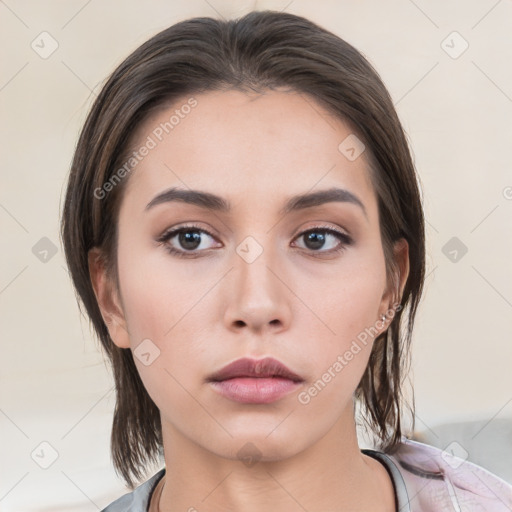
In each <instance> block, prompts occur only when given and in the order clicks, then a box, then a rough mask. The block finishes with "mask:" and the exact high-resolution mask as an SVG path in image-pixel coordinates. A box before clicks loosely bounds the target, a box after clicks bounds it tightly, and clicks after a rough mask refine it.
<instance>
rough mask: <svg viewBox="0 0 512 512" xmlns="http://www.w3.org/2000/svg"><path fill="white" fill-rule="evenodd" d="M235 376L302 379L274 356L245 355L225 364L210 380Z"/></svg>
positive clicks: (297, 380)
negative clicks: (254, 356) (253, 356)
mask: <svg viewBox="0 0 512 512" xmlns="http://www.w3.org/2000/svg"><path fill="white" fill-rule="evenodd" d="M235 377H256V378H258V377H259V378H264V377H284V378H286V379H290V380H293V381H296V382H300V381H302V380H303V379H302V377H300V376H299V375H297V374H296V373H294V372H292V371H291V370H290V369H289V368H287V367H286V366H285V365H284V364H283V363H281V362H280V361H278V360H277V359H274V358H273V357H265V358H263V359H251V358H249V357H243V358H242V359H237V360H236V361H233V362H232V363H230V364H228V365H226V366H224V367H223V368H221V369H220V370H219V371H218V372H216V373H214V374H213V375H211V376H210V378H209V379H208V380H209V381H216V382H218V381H221V380H227V379H233V378H235Z"/></svg>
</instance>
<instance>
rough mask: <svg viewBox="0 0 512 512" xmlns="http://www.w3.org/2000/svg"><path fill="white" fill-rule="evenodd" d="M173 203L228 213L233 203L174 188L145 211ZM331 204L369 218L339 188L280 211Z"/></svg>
mask: <svg viewBox="0 0 512 512" xmlns="http://www.w3.org/2000/svg"><path fill="white" fill-rule="evenodd" d="M173 201H181V202H183V203H188V204H193V205H195V206H199V207H200V208H204V209H206V210H211V211H217V212H224V213H227V212H229V211H230V210H231V203H230V202H229V201H227V200H226V199H224V198H222V197H220V196H217V195H215V194H212V193H210V192H202V191H200V190H190V189H188V190H183V189H178V188H174V187H173V188H170V189H168V190H165V191H164V192H162V193H160V194H158V195H157V196H155V197H154V198H153V199H152V200H151V201H150V202H149V203H148V204H147V205H146V208H145V211H148V210H150V209H151V208H153V207H155V206H157V205H159V204H163V203H170V202H173ZM331 202H340V203H351V204H354V205H356V206H359V207H360V208H361V210H362V211H363V213H364V215H365V217H366V218H368V214H367V212H366V208H365V206H364V204H363V202H362V201H361V200H360V199H359V198H358V197H357V196H356V195H354V194H353V193H352V192H350V191H348V190H346V189H343V188H337V187H333V188H330V189H327V190H321V191H318V192H310V193H306V194H299V195H296V196H292V197H291V198H289V199H288V200H287V201H286V204H285V205H284V207H283V208H282V209H281V210H280V211H279V214H280V215H286V214H288V213H291V212H295V211H299V210H304V209H306V208H312V207H314V206H321V205H323V204H324V203H331Z"/></svg>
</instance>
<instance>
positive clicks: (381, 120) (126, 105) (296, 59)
mask: <svg viewBox="0 0 512 512" xmlns="http://www.w3.org/2000/svg"><path fill="white" fill-rule="evenodd" d="M278 87H288V88H290V89H292V90H293V91H296V92H298V93H300V94H305V95H307V96H309V97H311V98H313V99H314V100H315V101H317V102H318V103H319V104H320V105H322V106H323V107H324V108H325V109H326V110H327V111H328V112H329V113H331V114H333V115H334V116H335V117H337V118H338V119H340V120H342V121H343V122H345V123H347V124H348V125H349V126H350V127H351V128H352V129H353V130H354V133H356V134H357V137H359V138H360V139H361V140H362V141H363V143H364V144H365V146H366V148H367V150H366V151H365V157H366V158H367V159H368V162H369V171H370V177H371V181H372V184H373V186H374V189H375V192H376V195H377V199H378V210H379V223H380V230H381V236H382V243H383V249H384V254H385V259H386V271H387V276H388V279H389V282H390V283H393V286H394V287H395V288H396V289H397V287H396V284H397V282H398V269H397V268H396V266H395V264H394V261H393V251H392V245H393V243H394V242H395V241H397V240H398V239H400V238H402V237H403V238H405V239H406V240H407V242H408V244H409V261H410V272H409V277H408V279H407V282H406V284H405V287H404V290H403V295H402V296H401V297H399V296H398V295H397V296H396V300H397V302H399V303H400V306H401V308H399V309H398V310H397V311H396V314H395V316H394V317H393V320H392V322H391V324H390V326H389V327H388V329H387V330H386V331H385V332H384V333H382V334H381V335H380V336H379V337H377V339H376V340H375V343H374V346H373V350H372V353H371V355H370V359H369V363H368V366H367V368H366V370H365V372H364V374H363V376H362V379H361V381H360V383H359V385H358V387H357V389H356V392H355V397H356V398H357V399H358V400H359V401H360V403H361V405H363V411H364V414H365V421H366V422H367V424H368V426H369V427H370V428H371V430H372V431H373V432H374V433H375V435H376V436H377V439H378V440H379V448H380V449H382V450H383V451H387V452H392V451H393V450H394V449H395V448H396V446H397V445H398V443H399V442H400V439H401V436H402V435H403V433H402V426H401V411H402V408H403V405H404V404H405V405H406V406H408V407H409V409H410V410H411V412H413V411H414V403H413V404H412V407H411V406H410V405H409V404H407V403H406V401H405V400H404V396H403V392H402V390H403V378H404V375H405V372H406V371H407V370H408V365H409V362H410V351H409V345H410V342H411V336H412V329H413V324H414V318H415V314H416V309H417V306H418V303H419V300H420V296H421V293H422V288H423V281H424V274H425V234H424V218H423V211H422V202H421V197H420V191H419V183H418V177H417V176H416V172H415V168H414V165H413V161H412V158H411V155H410V151H409V148H408V144H407V140H406V136H405V133H404V131H403V128H402V126H401V124H400V121H399V119H398V116H397V114H396V111H395V108H394V106H393V102H392V100H391V97H390V96H389V93H388V92H387V90H386V88H385V86H384V84H383V83H382V81H381V79H380V77H379V75H378V74H377V72H376V71H375V70H374V68H373V67H372V66H371V64H370V63H369V62H368V61H367V60H366V59H365V57H364V56H363V55H362V54H361V53H360V52H359V51H358V50H356V49H355V48H354V47H353V46H351V45H350V44H349V43H347V42H346V41H344V40H343V39H341V38H339V37H338V36H336V35H335V34H333V33H331V32H329V31H327V30H325V29H323V28H321V27H319V26H318V25H316V24H315V23H313V22H311V21H309V20H307V19H305V18H302V17H300V16H296V15H292V14H287V13H278V12H273V11H261V12H251V13H249V14H247V15H246V16H243V17H241V18H239V19H236V20H229V21H222V20H217V19H213V18H206V17H200V18H192V19H189V20H185V21H182V22H180V23H177V24H175V25H173V26H171V27H169V28H167V29H166V30H163V31H162V32H160V33H158V34H156V35H155V36H154V37H152V38H151V39H149V40H148V41H147V42H145V43H144V44H143V45H142V46H140V47H139V48H137V49H136V50H135V51H134V52H133V53H132V54H131V55H129V56H128V57H127V58H126V59H125V60H124V61H123V62H122V63H121V64H120V65H119V66H118V67H117V69H115V71H114V72H113V73H112V74H111V76H110V77H109V78H108V80H107V81H106V83H105V85H104V86H103V88H102V90H101V92H100V93H99V95H98V97H97V98H96V100H95V102H94V104H93V106H92V108H91V110H90V112H89V114H88V117H87V120H86V122H85V124H84V126H83V129H82V131H81V134H80V137H79V140H78V144H77V147H76V150H75V153H74V157H73V161H72V164H71V169H70V174H69V179H68V184H67V190H66V197H65V204H64V210H63V214H62V219H61V236H62V240H63V245H64V250H65V256H66V260H67V265H68V268H69V270H70V273H71V277H72V280H73V284H74V287H75V292H76V296H77V301H78V305H79V309H80V311H81V308H80V301H82V303H83V305H84V306H85V309H86V312H87V314H88V316H89V319H90V321H91V322H92V325H93V327H94V330H95V332H96V334H97V336H98V338H99V340H100V342H101V345H102V347H103V349H104V350H105V353H106V355H107V357H108V358H109V360H110V362H111V364H112V368H113V374H114V380H115V387H116V406H115V411H114V418H113V426H112V436H111V454H112V460H113V463H114V467H115V469H116V472H117V473H118V474H121V475H122V476H123V478H124V480H125V481H126V483H127V484H128V486H129V487H130V488H132V489H133V488H134V487H135V484H136V483H137V481H140V480H141V478H142V477H144V476H145V474H146V470H147V464H148V463H149V462H150V461H156V460H157V458H158V456H159V454H160V453H161V449H162V430H161V420H160V411H159V410H158V408H157V407H156V405H155V404H154V402H153V400H152V399H151V398H150V396H149V395H148V393H147V391H146V389H145V388H144V385H143V383H142V381H141V379H140V377H139V374H138V371H137V368H136V366H135V363H134V361H133V356H132V352H131V350H130V349H124V348H119V347H117V346H116V345H115V344H114V343H113V341H112V339H111V338H110V335H109V331H108V329H107V326H106V325H105V323H104V321H103V318H102V315H101V312H100V309H99V306H98V303H97V300H96V296H95V293H94V290H93V287H92V283H91V279H90V275H89V268H88V252H89V250H90V249H91V248H93V247H100V248H101V249H102V253H103V255H104V258H103V260H104V264H105V267H106V269H107V271H108V275H109V276H110V278H111V279H112V282H113V284H114V285H115V288H116V290H117V291H119V284H120V283H119V276H118V272H117V239H118V218H119V217H118V216H119V209H120V203H121V200H122V198H123V194H124V192H125V188H126V186H127V184H128V183H129V181H130V176H128V177H126V178H124V179H122V180H121V181H120V182H119V183H118V184H117V185H116V186H115V187H113V188H112V190H111V191H110V192H109V193H108V194H107V195H106V196H105V197H104V198H102V199H98V198H97V196H96V195H95V190H97V189H98V188H101V187H103V186H104V184H105V183H106V182H107V181H109V180H110V179H112V177H113V175H114V173H115V172H116V171H117V170H118V169H119V168H120V167H121V166H122V165H123V164H124V163H125V161H126V155H127V151H128V149H129V148H130V144H133V141H134V134H135V133H136V131H137V128H139V127H140V126H141V124H142V123H143V122H144V121H145V120H146V119H147V118H148V117H149V116H150V115H151V114H152V113H153V112H155V111H156V110H159V109H162V108H164V107H165V106H167V105H169V104H172V103H174V102H176V101H177V100H179V99H180V98H184V97H186V96H187V95H194V94H200V93H201V92H206V91H213V90H229V89H236V90H240V91H245V92H247V91H255V92H264V91H265V90H273V89H276V88H278ZM130 174H131V173H130ZM397 293H398V291H397ZM81 312H82V311H81ZM405 312H406V315H405V317H404V318H402V315H403V314H404V313H405ZM401 330H403V332H401ZM413 402H414V400H413ZM412 419H413V422H414V415H413V417H412ZM413 424H414V423H413Z"/></svg>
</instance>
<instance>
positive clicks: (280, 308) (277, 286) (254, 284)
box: [226, 235, 289, 328]
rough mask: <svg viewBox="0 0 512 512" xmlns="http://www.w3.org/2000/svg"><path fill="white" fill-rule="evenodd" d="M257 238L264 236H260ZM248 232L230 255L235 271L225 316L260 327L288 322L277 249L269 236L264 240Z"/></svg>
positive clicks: (287, 309) (253, 326)
mask: <svg viewBox="0 0 512 512" xmlns="http://www.w3.org/2000/svg"><path fill="white" fill-rule="evenodd" d="M259 238H260V240H261V239H262V238H263V236H260V237H259ZM260 240H257V239H256V237H255V236H251V235H249V236H247V237H246V238H245V239H243V240H242V242H240V243H239V244H238V245H237V246H236V249H235V254H234V255H233V258H234V261H233V266H234V269H233V270H234V272H232V273H231V277H230V279H231V282H230V290H232V293H230V298H229V299H228V303H229V305H228V308H227V310H226V320H227V321H228V323H229V324H230V325H233V324H235V323H236V325H240V323H241V322H242V323H243V324H245V325H247V326H249V327H252V328H260V327H262V326H264V325H267V324H269V323H272V324H275V323H276V322H277V321H279V323H282V324H284V323H287V322H288V317H289V307H288V305H287V300H288V297H287V293H286V286H285V285H284V284H283V282H281V279H282V280H283V281H285V279H283V277H281V279H278V277H277V275H276V274H278V271H277V270H276V269H278V268H280V265H279V262H278V261H277V259H278V251H277V250H276V248H275V247H273V245H272V236H267V237H265V238H264V240H261V241H260Z"/></svg>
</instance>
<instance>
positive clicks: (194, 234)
mask: <svg viewBox="0 0 512 512" xmlns="http://www.w3.org/2000/svg"><path fill="white" fill-rule="evenodd" d="M179 241H180V244H181V246H182V247H183V248H184V249H190V250H193V249H197V247H198V246H199V245H200V244H201V235H200V234H199V232H198V231H184V232H181V233H180V234H179Z"/></svg>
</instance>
